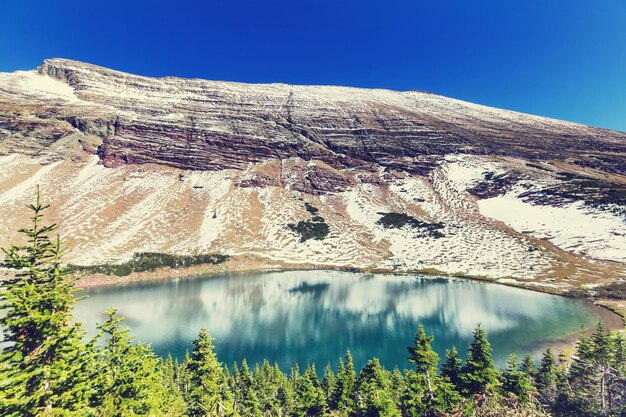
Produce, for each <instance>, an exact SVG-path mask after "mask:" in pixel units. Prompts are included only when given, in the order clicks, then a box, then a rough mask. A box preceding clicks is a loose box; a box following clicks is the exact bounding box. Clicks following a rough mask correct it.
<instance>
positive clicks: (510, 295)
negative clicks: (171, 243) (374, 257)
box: [76, 271, 599, 370]
mask: <svg viewBox="0 0 626 417" xmlns="http://www.w3.org/2000/svg"><path fill="white" fill-rule="evenodd" d="M86 295H89V298H87V299H86V300H84V301H80V302H79V304H78V306H77V311H76V315H77V318H78V319H79V320H81V321H83V322H85V324H86V326H87V327H88V329H89V330H90V333H91V334H94V333H95V324H96V322H102V320H103V319H104V315H103V314H102V312H104V311H105V310H106V309H107V308H109V307H111V306H115V307H117V308H118V309H119V312H120V314H121V315H123V316H125V317H126V322H125V323H126V325H128V326H129V327H130V328H131V330H132V335H134V336H135V337H136V339H137V340H140V341H143V342H147V343H152V347H153V349H154V350H155V351H156V352H157V353H158V354H161V355H167V354H168V353H171V354H172V355H173V356H174V357H177V358H178V359H182V358H183V357H184V353H185V350H187V349H189V350H191V341H192V340H193V339H194V338H196V337H197V335H198V332H199V330H200V328H202V327H206V328H207V329H208V330H209V332H210V334H211V335H212V336H213V337H215V339H216V342H215V344H216V350H217V353H218V355H219V358H220V360H221V361H223V362H225V363H226V364H228V365H229V366H230V365H232V363H233V362H234V361H237V362H241V360H242V359H243V358H247V360H248V362H249V363H250V364H253V363H258V362H260V361H261V360H262V359H263V358H267V359H269V360H270V362H272V363H273V362H277V363H278V364H279V365H280V366H281V367H282V368H283V369H288V367H289V366H291V365H292V364H293V363H295V362H298V363H300V365H301V366H303V365H306V364H307V363H309V362H315V363H316V364H317V366H318V370H320V369H321V368H322V367H323V365H325V364H326V363H327V362H329V361H330V362H331V363H332V364H333V365H335V363H336V361H337V360H338V358H339V357H341V356H343V355H344V354H345V351H346V349H348V348H350V350H351V351H352V354H353V356H354V359H355V364H356V365H357V366H362V365H363V364H364V363H365V361H366V360H367V359H369V358H371V357H374V356H376V357H378V358H380V359H381V362H382V363H383V364H384V365H385V366H386V367H388V368H393V367H395V366H398V367H399V368H404V367H409V366H410V364H409V363H408V361H407V360H406V357H407V350H406V347H407V346H408V345H410V344H411V343H412V341H413V337H414V335H415V331H416V327H417V324H418V323H419V322H421V323H423V324H424V326H425V327H426V330H427V332H428V333H429V334H432V335H434V336H435V343H434V347H435V350H436V351H437V352H438V353H439V355H440V357H442V358H443V357H444V355H445V349H446V348H449V347H451V346H452V345H455V346H457V348H459V350H460V352H461V353H462V354H464V353H465V348H466V346H467V344H468V343H469V342H470V341H471V338H472V331H473V329H474V327H475V326H476V323H479V322H480V323H482V325H483V326H484V328H485V329H487V331H488V333H489V340H490V341H491V343H492V346H493V348H494V357H495V359H496V363H497V364H498V365H502V364H503V363H504V361H505V359H506V356H507V355H508V354H509V353H511V352H516V353H518V354H524V353H528V352H531V351H532V352H535V353H537V352H538V351H539V350H540V349H542V348H543V347H545V344H546V343H548V342H550V341H551V340H553V339H554V338H558V337H563V336H565V335H568V334H571V333H573V332H577V331H579V330H580V329H581V327H585V328H588V327H591V326H593V325H594V324H595V323H596V322H597V320H598V318H599V317H598V315H597V313H596V312H594V311H592V310H591V309H589V308H588V307H587V306H586V305H584V304H582V303H580V302H578V301H575V300H571V299H566V298H563V297H557V296H553V295H548V294H540V293H536V292H531V291H527V290H521V289H517V288H511V287H506V286H501V285H494V284H485V283H480V282H475V281H467V280H462V279H448V278H428V277H421V276H415V275H412V276H396V275H384V274H360V273H348V272H337V271H289V272H271V273H248V274H231V275H220V276H213V277H207V278H202V279H199V278H197V279H187V280H174V281H162V282H156V283H150V284H137V285H126V286H116V287H111V288H101V289H94V290H90V291H86Z"/></svg>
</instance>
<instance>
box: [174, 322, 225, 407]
mask: <svg viewBox="0 0 626 417" xmlns="http://www.w3.org/2000/svg"><path fill="white" fill-rule="evenodd" d="M193 346H194V348H193V352H192V353H191V359H189V361H187V362H185V367H186V369H187V372H188V373H189V390H188V392H187V394H186V396H185V400H186V401H187V413H188V415H189V416H205V415H207V414H208V413H210V412H219V411H222V410H224V409H226V410H231V409H232V405H230V404H225V403H224V401H223V397H222V395H221V386H222V385H223V384H225V383H226V381H225V380H224V373H223V369H222V365H221V364H220V363H219V362H218V361H217V355H216V354H215V352H213V350H214V347H213V338H212V337H211V336H209V333H208V332H207V330H206V329H202V330H200V334H199V336H198V339H197V340H195V341H194V342H193Z"/></svg>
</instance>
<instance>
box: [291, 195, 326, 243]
mask: <svg viewBox="0 0 626 417" xmlns="http://www.w3.org/2000/svg"><path fill="white" fill-rule="evenodd" d="M304 208H305V210H306V211H308V212H309V213H310V214H311V218H310V219H308V220H300V221H299V222H298V223H289V224H287V228H288V229H289V230H291V231H292V232H295V233H297V234H299V235H300V242H301V243H302V242H306V241H307V240H309V239H315V240H323V239H324V238H325V237H326V236H328V234H329V233H330V226H329V225H328V224H327V223H326V220H324V218H323V217H322V216H320V215H318V213H319V211H320V210H319V209H318V208H317V207H314V206H312V205H311V204H309V203H307V202H305V203H304Z"/></svg>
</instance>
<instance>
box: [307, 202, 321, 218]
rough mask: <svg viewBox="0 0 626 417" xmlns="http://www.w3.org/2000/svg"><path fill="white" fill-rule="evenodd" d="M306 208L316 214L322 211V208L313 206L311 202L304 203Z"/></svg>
mask: <svg viewBox="0 0 626 417" xmlns="http://www.w3.org/2000/svg"><path fill="white" fill-rule="evenodd" d="M304 208H305V209H306V211H308V212H309V213H311V214H312V215H314V216H315V215H316V214H317V213H318V212H319V211H320V209H318V208H317V207H313V206H312V205H310V204H309V203H304Z"/></svg>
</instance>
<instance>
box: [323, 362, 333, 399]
mask: <svg viewBox="0 0 626 417" xmlns="http://www.w3.org/2000/svg"><path fill="white" fill-rule="evenodd" d="M335 379H336V377H335V373H334V372H333V368H331V367H330V363H327V364H326V367H325V368H324V377H323V378H322V389H323V390H324V395H325V396H326V400H327V401H328V402H330V398H331V396H332V393H333V390H334V389H335Z"/></svg>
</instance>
